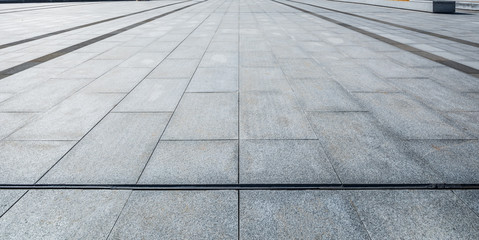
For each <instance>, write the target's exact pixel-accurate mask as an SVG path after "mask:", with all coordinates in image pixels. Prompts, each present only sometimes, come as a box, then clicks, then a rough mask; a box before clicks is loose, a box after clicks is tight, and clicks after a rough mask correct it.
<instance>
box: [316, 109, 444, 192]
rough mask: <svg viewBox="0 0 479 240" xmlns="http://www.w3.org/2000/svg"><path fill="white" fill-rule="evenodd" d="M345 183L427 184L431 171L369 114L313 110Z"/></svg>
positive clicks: (321, 136) (322, 138) (433, 178)
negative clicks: (387, 134)
mask: <svg viewBox="0 0 479 240" xmlns="http://www.w3.org/2000/svg"><path fill="white" fill-rule="evenodd" d="M309 117H310V120H311V123H312V125H313V126H314V128H315V131H316V134H317V135H318V137H319V139H320V141H321V143H322V145H323V146H324V148H325V151H326V153H327V155H328V156H329V157H330V159H331V161H332V163H333V166H334V168H335V169H336V172H337V173H338V174H339V178H340V179H341V181H342V182H343V183H428V182H436V181H437V180H438V178H437V176H435V175H434V174H433V173H432V171H431V170H430V169H429V168H427V167H425V166H422V165H421V164H419V163H418V160H417V159H415V158H414V157H411V156H408V155H406V153H405V152H403V151H402V150H401V149H400V146H398V144H397V143H395V142H394V140H393V139H391V138H389V137H388V136H386V135H385V134H384V133H383V132H382V131H381V130H380V129H379V128H378V126H377V124H376V122H375V121H374V119H373V118H372V117H371V116H370V115H369V114H368V113H353V112H351V113H318V112H316V113H310V114H309Z"/></svg>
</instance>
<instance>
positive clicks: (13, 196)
mask: <svg viewBox="0 0 479 240" xmlns="http://www.w3.org/2000/svg"><path fill="white" fill-rule="evenodd" d="M26 191H27V190H0V216H3V214H4V213H5V212H6V211H7V210H8V209H9V208H10V207H11V206H13V204H15V202H16V201H17V200H18V199H20V198H21V197H22V195H23V194H24V193H25V192H26Z"/></svg>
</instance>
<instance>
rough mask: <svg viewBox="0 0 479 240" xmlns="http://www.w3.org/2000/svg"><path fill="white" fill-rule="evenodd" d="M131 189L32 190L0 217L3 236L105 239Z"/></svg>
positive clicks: (7, 237)
mask: <svg viewBox="0 0 479 240" xmlns="http://www.w3.org/2000/svg"><path fill="white" fill-rule="evenodd" d="M129 195H130V191H105V190H31V191H29V192H28V193H27V194H26V195H25V196H24V197H23V198H22V199H20V201H18V202H17V203H16V204H15V205H14V206H13V207H12V208H11V209H10V210H9V211H8V212H7V213H5V215H4V216H3V217H2V218H0V232H1V233H2V234H1V235H2V238H3V239H66V238H68V239H100V238H101V239H105V238H106V237H107V236H108V233H109V232H110V230H111V228H112V227H113V225H114V223H115V220H116V218H117V216H118V214H120V211H121V209H122V207H123V206H124V204H125V202H126V200H127V199H128V196H129Z"/></svg>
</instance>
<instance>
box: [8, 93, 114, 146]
mask: <svg viewBox="0 0 479 240" xmlns="http://www.w3.org/2000/svg"><path fill="white" fill-rule="evenodd" d="M121 97H123V95H122V94H83V93H82V94H76V95H74V96H72V97H70V98H68V99H67V100H65V101H63V102H62V103H61V104H59V105H57V106H56V107H54V108H52V109H51V110H49V111H48V112H46V113H44V114H43V115H41V116H40V117H38V118H37V119H35V120H34V121H32V122H31V123H29V124H27V125H26V126H25V127H23V128H21V129H20V130H18V131H17V132H15V133H14V134H13V135H11V136H10V137H9V139H10V140H79V139H80V138H81V137H83V135H85V134H86V133H87V132H88V131H89V130H90V129H91V128H92V127H93V126H95V124H96V123H97V122H98V121H100V120H101V119H102V118H103V117H104V116H105V115H106V114H107V113H108V111H110V110H111V108H113V106H114V105H115V104H116V103H117V102H118V101H119V100H120V99H121Z"/></svg>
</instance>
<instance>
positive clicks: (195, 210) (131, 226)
mask: <svg viewBox="0 0 479 240" xmlns="http://www.w3.org/2000/svg"><path fill="white" fill-rule="evenodd" d="M237 203H238V199H237V193H236V192H235V191H156V192H149V191H138V192H133V193H132V196H131V197H130V199H129V201H128V203H127V205H126V207H125V209H124V210H123V211H122V214H121V216H120V218H119V219H118V222H117V224H116V225H115V227H114V228H113V231H112V233H111V235H110V238H109V239H155V238H158V237H159V236H161V238H165V239H171V238H179V239H192V238H194V239H235V238H237V237H238V219H237V216H238V213H237V212H238V206H237Z"/></svg>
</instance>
